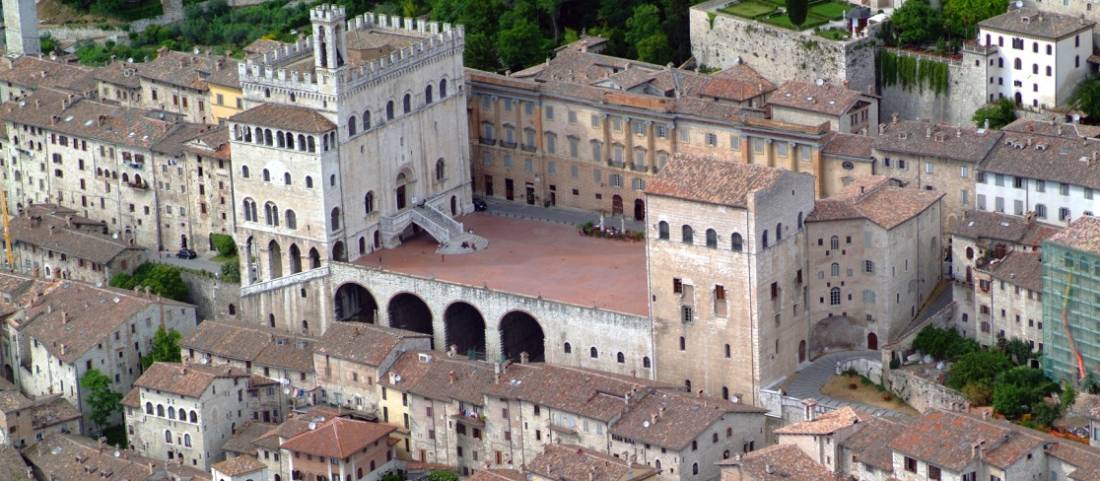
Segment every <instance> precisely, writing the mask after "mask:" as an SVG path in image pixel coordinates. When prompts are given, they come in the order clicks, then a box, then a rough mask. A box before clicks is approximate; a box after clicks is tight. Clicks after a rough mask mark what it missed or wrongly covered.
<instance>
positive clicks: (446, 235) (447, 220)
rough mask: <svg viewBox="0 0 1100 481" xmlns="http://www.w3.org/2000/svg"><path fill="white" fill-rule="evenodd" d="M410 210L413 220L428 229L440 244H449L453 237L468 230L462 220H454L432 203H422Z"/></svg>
mask: <svg viewBox="0 0 1100 481" xmlns="http://www.w3.org/2000/svg"><path fill="white" fill-rule="evenodd" d="M409 212H410V215H411V220H412V222H413V223H415V224H416V225H418V226H420V228H421V229H424V230H426V231H428V233H429V234H431V235H432V237H434V238H435V240H436V241H439V243H440V244H447V243H448V242H450V240H451V239H454V238H457V237H459V236H461V235H462V234H464V233H465V232H466V229H465V227H463V225H462V223H461V222H458V221H456V220H454V219H453V218H451V216H449V215H447V214H444V213H443V212H442V211H440V210H439V209H437V208H436V207H435V206H433V205H431V204H428V203H423V204H420V205H418V206H416V207H413V208H412V209H410V210H409Z"/></svg>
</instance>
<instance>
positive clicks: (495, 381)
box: [493, 362, 500, 384]
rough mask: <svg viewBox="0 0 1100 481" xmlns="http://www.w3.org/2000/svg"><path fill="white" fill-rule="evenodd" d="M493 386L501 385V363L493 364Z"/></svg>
mask: <svg viewBox="0 0 1100 481" xmlns="http://www.w3.org/2000/svg"><path fill="white" fill-rule="evenodd" d="M493 384H500V363H499V362H495V363H493Z"/></svg>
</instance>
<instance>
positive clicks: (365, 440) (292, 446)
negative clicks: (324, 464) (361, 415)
mask: <svg viewBox="0 0 1100 481" xmlns="http://www.w3.org/2000/svg"><path fill="white" fill-rule="evenodd" d="M395 430H397V428H396V427H393V426H390V425H388V424H379V423H371V422H367V421H359V420H356V419H349V418H332V419H329V420H328V421H325V422H323V423H321V424H320V425H319V426H317V427H316V428H315V429H311V430H307V431H305V432H303V433H301V434H298V435H297V436H294V437H292V438H290V439H288V440H287V441H286V442H284V443H283V444H282V446H280V447H281V448H283V449H286V450H289V451H294V452H299V453H306V454H313V455H315V456H326V457H330V458H340V459H343V458H346V457H348V456H350V455H351V454H353V453H355V452H357V451H361V450H362V449H364V448H366V447H367V446H368V445H370V444H372V443H375V442H378V441H379V440H384V439H385V438H386V437H387V436H389V434H390V433H391V432H393V431H395Z"/></svg>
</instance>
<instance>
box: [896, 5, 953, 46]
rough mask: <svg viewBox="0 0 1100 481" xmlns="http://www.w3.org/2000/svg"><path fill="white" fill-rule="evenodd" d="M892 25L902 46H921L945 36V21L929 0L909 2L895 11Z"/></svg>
mask: <svg viewBox="0 0 1100 481" xmlns="http://www.w3.org/2000/svg"><path fill="white" fill-rule="evenodd" d="M890 23H891V24H892V26H893V31H894V32H895V35H896V40H897V42H898V43H899V44H901V45H915V46H921V45H924V44H927V43H930V42H933V41H935V40H936V39H940V38H942V36H943V19H942V18H941V16H940V11H939V10H937V9H935V8H934V7H932V5H931V4H929V3H928V0H907V1H906V2H905V3H904V4H902V5H901V6H900V7H898V8H897V10H894V14H893V15H891V16H890Z"/></svg>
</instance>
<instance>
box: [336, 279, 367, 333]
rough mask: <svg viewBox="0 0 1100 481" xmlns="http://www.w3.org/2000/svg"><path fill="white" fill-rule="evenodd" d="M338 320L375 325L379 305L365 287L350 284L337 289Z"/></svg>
mask: <svg viewBox="0 0 1100 481" xmlns="http://www.w3.org/2000/svg"><path fill="white" fill-rule="evenodd" d="M334 304H335V308H336V320H337V321H349V322H352V321H354V322H366V323H368V324H374V320H375V319H377V317H378V303H377V302H375V300H374V296H373V295H371V293H370V291H368V290H367V289H366V288H365V287H363V286H361V285H359V284H353V283H348V284H344V285H342V286H340V288H339V289H336V302H335V303H334Z"/></svg>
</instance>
